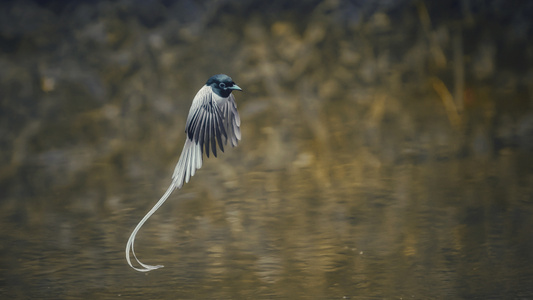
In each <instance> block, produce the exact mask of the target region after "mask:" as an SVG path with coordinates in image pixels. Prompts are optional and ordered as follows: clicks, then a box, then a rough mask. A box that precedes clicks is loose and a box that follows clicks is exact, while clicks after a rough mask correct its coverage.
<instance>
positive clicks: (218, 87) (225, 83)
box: [205, 74, 242, 98]
mask: <svg viewBox="0 0 533 300" xmlns="http://www.w3.org/2000/svg"><path fill="white" fill-rule="evenodd" d="M205 85H208V86H210V87H211V88H212V89H213V92H215V93H216V94H217V95H219V96H220V97H223V98H226V97H228V96H229V94H231V92H232V91H234V90H237V91H242V89H241V88H240V87H239V86H238V85H236V84H235V82H233V80H232V79H231V77H229V76H228V75H225V74H218V75H214V76H211V78H209V79H208V80H207V82H206V83H205Z"/></svg>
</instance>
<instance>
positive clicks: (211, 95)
mask: <svg viewBox="0 0 533 300" xmlns="http://www.w3.org/2000/svg"><path fill="white" fill-rule="evenodd" d="M232 91H242V89H241V88H240V87H239V86H238V85H236V84H235V83H234V82H233V80H232V79H231V77H229V76H228V75H224V74H218V75H214V76H212V77H211V78H209V79H208V80H207V82H206V83H205V85H204V86H203V87H202V88H201V89H200V90H199V91H198V93H197V94H196V96H194V99H193V101H192V105H191V109H190V110H189V116H188V117H187V123H186V124H185V133H186V134H187V138H186V140H185V145H184V146H183V150H182V151H181V156H180V159H179V161H178V164H177V165H176V168H175V169H174V174H173V175H172V183H171V184H170V186H169V187H168V189H167V191H166V192H165V194H164V195H163V196H162V197H161V199H159V201H157V203H156V204H155V205H154V207H152V209H151V210H150V211H149V212H148V213H147V214H146V215H145V216H144V217H143V218H142V219H141V221H140V222H139V224H137V226H136V227H135V229H133V232H132V233H131V235H130V238H129V239H128V243H127V244H126V260H127V261H128V264H129V265H130V267H132V268H133V269H135V270H137V271H140V272H148V271H151V270H155V269H159V268H162V267H163V266H162V265H156V266H152V265H147V264H144V263H142V262H140V261H139V259H138V258H137V255H135V250H134V243H135V236H136V235H137V233H138V232H139V229H141V227H142V225H143V224H144V223H145V222H146V220H148V218H150V216H152V215H153V214H154V213H155V212H156V211H157V209H159V207H161V205H163V203H165V201H166V200H167V199H168V197H169V196H170V194H172V192H173V191H174V190H175V189H180V188H181V187H182V186H183V183H184V182H189V179H190V178H191V176H194V173H195V172H196V170H197V169H200V168H201V167H202V162H203V154H204V153H205V155H206V156H207V157H208V158H209V153H210V151H211V152H213V155H214V156H215V157H216V156H217V145H218V148H220V150H221V151H222V152H224V145H227V144H228V141H229V143H230V144H231V146H232V147H235V146H237V144H238V142H239V141H240V139H241V129H240V126H241V119H240V117H239V112H238V111H237V104H236V103H235V97H234V96H233V95H232V94H231V92H232ZM130 253H133V257H134V258H135V260H136V261H137V263H139V265H140V266H141V267H139V268H137V267H134V266H133V265H132V263H131V259H130Z"/></svg>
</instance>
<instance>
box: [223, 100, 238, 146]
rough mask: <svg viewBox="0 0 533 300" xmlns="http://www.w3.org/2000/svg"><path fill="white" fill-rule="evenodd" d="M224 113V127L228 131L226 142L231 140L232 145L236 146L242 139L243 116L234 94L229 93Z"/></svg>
mask: <svg viewBox="0 0 533 300" xmlns="http://www.w3.org/2000/svg"><path fill="white" fill-rule="evenodd" d="M222 115H223V116H224V128H225V129H226V133H227V135H226V139H225V140H224V144H226V145H227V143H228V140H229V141H230V142H231V146H232V147H235V146H237V144H238V143H239V141H240V140H241V118H240V116H239V112H238V111H237V103H235V97H234V96H233V94H230V95H229V98H228V101H226V103H225V104H224V106H223V107H222Z"/></svg>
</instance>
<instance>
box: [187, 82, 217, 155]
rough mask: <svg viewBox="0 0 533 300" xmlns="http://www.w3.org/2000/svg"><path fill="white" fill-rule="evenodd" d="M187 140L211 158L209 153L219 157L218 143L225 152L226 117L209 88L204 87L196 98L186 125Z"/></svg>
mask: <svg viewBox="0 0 533 300" xmlns="http://www.w3.org/2000/svg"><path fill="white" fill-rule="evenodd" d="M185 132H186V133H187V138H188V139H189V140H191V141H194V143H195V144H197V145H200V149H201V151H202V152H203V151H204V149H205V155H207V157H209V152H210V150H209V149H211V151H213V155H214V156H215V157H216V156H217V142H218V146H219V148H220V150H222V152H224V145H223V144H222V136H224V138H227V133H226V128H225V127H224V115H223V114H222V112H221V111H220V108H218V105H217V104H216V102H215V100H214V99H213V92H212V91H211V88H210V87H209V86H204V87H203V88H201V89H200V91H198V94H196V96H195V97H194V100H193V104H192V106H191V110H190V111H189V116H188V118H187V124H186V125H185Z"/></svg>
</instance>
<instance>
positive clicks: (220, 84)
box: [218, 82, 226, 89]
mask: <svg viewBox="0 0 533 300" xmlns="http://www.w3.org/2000/svg"><path fill="white" fill-rule="evenodd" d="M218 86H219V87H220V88H221V89H225V88H226V84H225V83H224V82H221V83H219V84H218Z"/></svg>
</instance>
